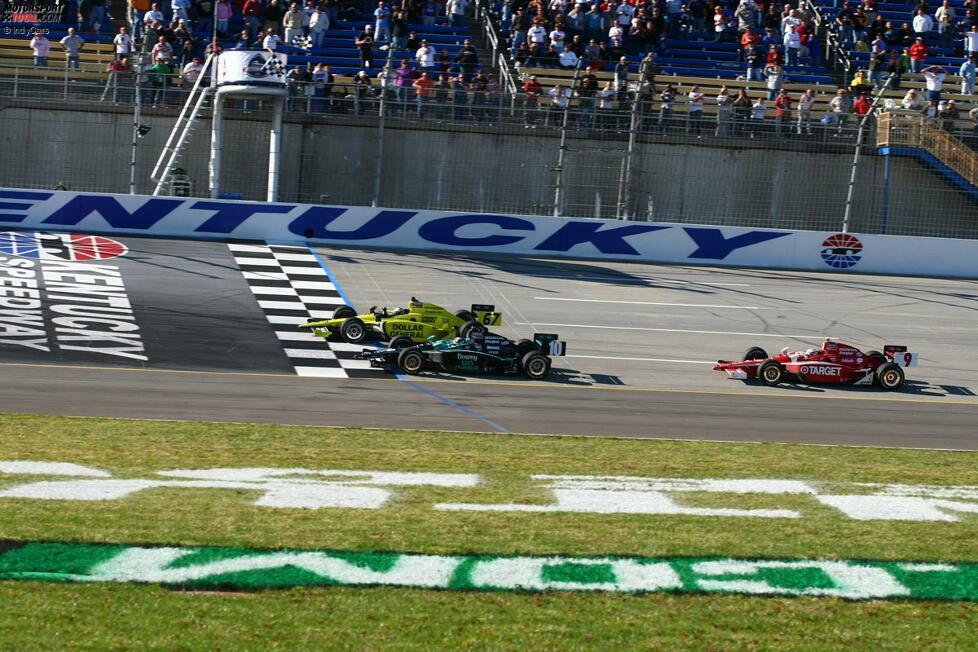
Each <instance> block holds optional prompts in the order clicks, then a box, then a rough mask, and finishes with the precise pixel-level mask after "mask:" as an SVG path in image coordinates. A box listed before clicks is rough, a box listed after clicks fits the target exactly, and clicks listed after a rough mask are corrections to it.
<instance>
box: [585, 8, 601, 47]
mask: <svg viewBox="0 0 978 652" xmlns="http://www.w3.org/2000/svg"><path fill="white" fill-rule="evenodd" d="M604 34H605V20H604V16H603V15H602V14H601V7H600V4H599V3H597V2H594V3H592V4H591V7H590V9H588V11H587V12H586V13H585V14H584V37H585V38H586V39H588V40H591V39H594V40H595V41H600V40H601V39H602V38H604Z"/></svg>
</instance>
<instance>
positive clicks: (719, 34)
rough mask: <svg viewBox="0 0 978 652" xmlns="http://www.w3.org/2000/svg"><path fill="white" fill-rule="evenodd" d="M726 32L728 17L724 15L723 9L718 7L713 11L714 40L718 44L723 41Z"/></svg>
mask: <svg viewBox="0 0 978 652" xmlns="http://www.w3.org/2000/svg"><path fill="white" fill-rule="evenodd" d="M726 31H727V16H726V14H724V13H723V7H720V6H717V7H715V8H714V10H713V40H714V41H715V42H717V43H719V42H720V41H722V40H723V34H724V33H725V32H726Z"/></svg>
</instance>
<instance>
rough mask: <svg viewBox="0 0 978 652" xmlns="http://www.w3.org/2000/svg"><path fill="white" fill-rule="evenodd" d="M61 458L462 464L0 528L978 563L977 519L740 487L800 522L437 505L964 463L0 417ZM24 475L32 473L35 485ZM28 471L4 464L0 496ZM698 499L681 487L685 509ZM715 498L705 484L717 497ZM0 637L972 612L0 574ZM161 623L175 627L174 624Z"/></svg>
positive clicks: (613, 639)
mask: <svg viewBox="0 0 978 652" xmlns="http://www.w3.org/2000/svg"><path fill="white" fill-rule="evenodd" d="M2 460H24V461H49V462H71V463H74V464H79V465H84V466H89V467H96V468H99V469H104V470H106V471H109V472H111V474H112V475H113V477H116V478H150V477H153V476H154V475H155V473H156V472H157V471H160V470H167V469H208V468H218V467H268V468H294V467H302V468H306V469H356V470H371V471H398V472H403V471H424V472H437V473H470V474H478V475H479V476H480V477H481V478H482V482H481V483H480V484H479V485H477V486H474V487H463V488H459V487H451V488H446V487H403V488H398V489H397V491H396V493H395V497H394V499H393V500H392V501H390V503H389V504H387V505H385V506H384V507H383V508H381V509H375V510H343V509H324V510H296V509H276V508H269V507H260V506H256V505H254V504H253V502H254V500H255V499H256V493H255V492H254V491H249V490H247V489H242V490H238V491H228V490H221V491H218V490H213V489H186V488H180V489H173V488H162V489H153V490H152V491H145V492H140V493H136V494H133V495H131V496H129V497H127V498H125V499H122V500H114V501H105V502H82V501H40V500H27V499H0V539H8V540H15V541H38V540H41V541H65V542H104V543H119V544H147V545H169V546H220V547H228V548H263V549H278V548H289V549H297V550H315V549H332V550H347V551H364V552H369V551H399V552H408V553H421V554H428V555H482V556H486V555H488V556H493V555H499V556H512V555H527V556H533V555H556V556H568V557H604V556H614V557H656V558H658V557H690V556H691V557H724V558H726V557H744V558H781V559H785V558H787V559H791V558H807V559H813V558H817V559H823V560H833V559H871V560H879V561H883V562H885V561H901V560H903V561H919V562H949V563H956V562H958V563H967V562H976V561H978V536H976V535H978V516H976V515H970V514H962V515H960V520H958V521H957V522H900V521H857V520H853V519H850V518H846V517H845V516H843V515H841V514H839V513H838V512H837V511H834V510H832V509H830V508H828V507H825V506H823V505H819V504H818V503H814V502H813V501H812V500H811V498H810V497H808V496H800V495H778V496H766V495H750V496H737V497H736V506H737V507H738V508H745V507H746V508H751V509H797V510H798V511H801V512H804V514H805V516H804V518H799V519H792V520H787V519H762V518H740V519H730V518H718V517H702V516H688V515H682V516H659V515H656V516H649V515H623V514H570V513H547V514H541V513H523V512H519V513H512V512H464V511H455V512H444V511H436V510H434V509H432V505H433V504H434V503H442V502H461V503H480V504H495V503H528V504H548V503H550V502H552V500H553V498H552V496H550V495H549V493H548V492H547V491H544V490H542V489H541V487H540V483H539V482H535V481H532V480H531V479H530V477H529V476H530V475H531V474H553V475H621V476H643V477H665V478H777V479H789V480H803V481H810V482H840V483H850V482H872V483H899V484H930V485H978V471H976V469H978V464H976V462H978V454H974V453H951V452H939V451H919V450H887V449H867V448H828V447H810V446H793V445H773V444H719V443H701V442H670V441H634V440H608V439H587V438H552V437H513V436H506V435H486V434H471V435H470V434H447V433H426V432H413V431H373V430H342V429H323V428H308V427H290V426H269V425H247V424H201V423H182V422H153V421H123V420H106V419H67V418H48V417H33V416H26V415H10V416H6V417H3V418H2V419H0V461H2ZM36 480H38V478H36V477H32V478H30V481H36ZM25 481H27V480H26V479H25V478H24V477H15V476H10V475H2V474H0V490H3V489H4V488H6V487H10V486H13V485H14V484H22V483H24V482H25ZM701 499H702V498H698V497H696V496H692V495H691V496H690V497H689V498H684V502H685V503H688V504H695V502H696V501H697V500H701ZM730 499H731V498H730V497H729V496H724V495H712V496H709V500H708V503H709V506H711V507H713V506H724V501H725V500H730ZM0 604H3V605H4V608H3V609H2V610H0V642H2V643H0V647H4V646H8V645H9V646H10V647H12V648H16V649H26V648H32V647H42V648H43V647H56V646H62V645H64V644H65V642H72V643H74V644H77V645H81V646H90V647H96V648H104V647H135V646H136V645H135V642H136V641H138V642H139V646H145V645H149V646H156V647H168V648H172V647H210V648H213V647H218V646H222V647H232V646H256V645H258V643H259V641H266V642H267V641H274V642H277V644H279V645H282V646H297V645H303V644H306V645H308V644H311V643H314V642H316V641H319V642H320V643H321V642H322V641H323V640H326V639H325V638H324V637H329V640H330V642H331V644H335V646H337V647H364V646H365V647H380V646H385V645H389V644H395V643H397V644H406V645H413V646H418V647H430V646H438V647H441V646H445V647H447V646H452V647H456V646H461V647H486V646H489V647H510V646H516V645H521V646H525V645H527V644H530V645H539V646H544V647H558V646H559V647H565V646H572V647H604V648H606V647H609V646H630V647H639V646H641V647H647V646H656V645H663V646H664V645H671V646H683V647H700V646H703V645H706V644H708V643H710V642H722V643H723V644H724V645H728V646H738V647H741V646H743V647H757V646H761V647H768V646H770V647H783V646H785V645H791V646H794V647H802V648H806V647H807V648H816V647H824V646H826V645H835V646H841V645H846V646H855V647H869V646H874V647H878V646H880V645H884V646H893V645H896V646H898V647H908V646H911V645H912V646H913V647H915V648H921V647H926V646H933V647H937V648H958V649H960V648H962V647H968V646H969V645H973V644H974V634H973V631H972V629H973V628H972V627H971V623H973V622H974V619H975V617H976V616H978V608H976V605H974V604H971V603H921V602H902V601H896V602H885V603H883V602H876V601H869V602H859V603H853V602H845V601H840V600H836V599H826V598H821V599H819V598H797V599H784V598H750V597H743V596H716V595H708V596H704V595H663V594H657V595H610V594H591V593H587V594H584V593H580V594H571V593H556V594H505V593H498V592H492V593H474V592H461V593H459V592H451V591H447V592H446V591H426V590H424V589H408V588H382V589H364V588H311V589H292V590H286V591H273V592H262V593H257V594H255V593H251V594H233V593H232V594H224V593H213V592H208V593H186V592H179V591H173V590H168V589H164V588H161V587H156V586H131V585H124V586H116V585H91V586H79V585H58V584H41V583H35V582H30V581H17V582H0ZM174 623H181V624H183V625H184V626H181V627H174V626H173V624H174Z"/></svg>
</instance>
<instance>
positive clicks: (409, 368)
mask: <svg viewBox="0 0 978 652" xmlns="http://www.w3.org/2000/svg"><path fill="white" fill-rule="evenodd" d="M397 366H398V368H399V369H400V370H401V371H403V372H404V373H406V374H411V375H414V374H418V373H421V369H422V368H424V356H423V355H421V352H420V351H418V349H416V348H411V349H404V350H403V351H401V352H400V353H398V354H397Z"/></svg>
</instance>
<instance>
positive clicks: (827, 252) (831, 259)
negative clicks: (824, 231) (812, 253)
mask: <svg viewBox="0 0 978 652" xmlns="http://www.w3.org/2000/svg"><path fill="white" fill-rule="evenodd" d="M862 252H863V243H862V242H860V241H859V238H857V237H856V236H854V235H851V234H849V233H836V234H835V235H830V236H829V237H827V238H826V239H825V242H823V243H822V260H824V261H825V264H826V265H828V266H829V267H834V268H835V269H849V268H850V267H854V266H855V265H856V263H858V262H859V259H860V258H862Z"/></svg>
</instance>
